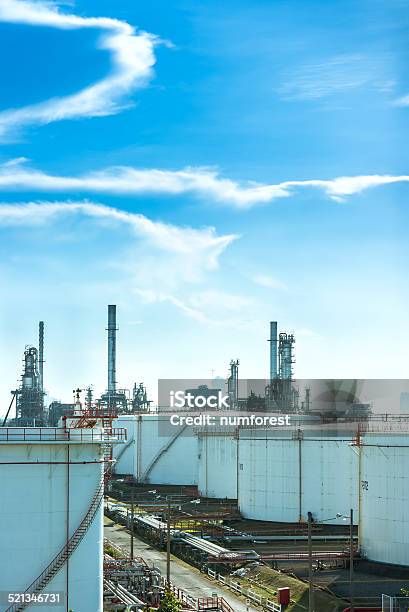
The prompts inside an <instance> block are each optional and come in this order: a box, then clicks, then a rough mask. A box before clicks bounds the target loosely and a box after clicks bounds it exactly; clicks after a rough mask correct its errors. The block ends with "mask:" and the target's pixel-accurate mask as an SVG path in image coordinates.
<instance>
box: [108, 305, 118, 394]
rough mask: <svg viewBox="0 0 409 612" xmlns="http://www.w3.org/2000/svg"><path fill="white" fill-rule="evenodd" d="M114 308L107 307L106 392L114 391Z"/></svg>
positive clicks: (111, 306) (115, 329) (113, 306)
mask: <svg viewBox="0 0 409 612" xmlns="http://www.w3.org/2000/svg"><path fill="white" fill-rule="evenodd" d="M116 332H117V326H116V306H115V305H113V304H111V305H109V306H108V392H110V393H115V391H116Z"/></svg>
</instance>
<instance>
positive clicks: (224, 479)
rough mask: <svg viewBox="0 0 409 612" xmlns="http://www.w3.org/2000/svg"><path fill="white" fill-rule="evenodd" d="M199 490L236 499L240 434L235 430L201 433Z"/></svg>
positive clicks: (206, 494) (206, 493)
mask: <svg viewBox="0 0 409 612" xmlns="http://www.w3.org/2000/svg"><path fill="white" fill-rule="evenodd" d="M198 439H199V477H198V489H199V494H200V495H202V496H203V497H213V498H228V499H237V468H238V466H237V448H238V444H237V435H236V433H235V432H233V431H231V430H230V431H228V430H227V431H203V432H200V433H199V436H198Z"/></svg>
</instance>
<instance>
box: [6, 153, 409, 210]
mask: <svg viewBox="0 0 409 612" xmlns="http://www.w3.org/2000/svg"><path fill="white" fill-rule="evenodd" d="M26 162H27V160H25V159H24V158H18V159H16V160H11V161H9V162H7V163H4V164H2V165H0V188H1V189H3V190H10V191H24V190H31V191H38V192H47V193H49V192H71V193H75V192H85V193H107V194H119V195H138V194H161V195H180V194H190V193H193V194H196V195H199V196H202V197H205V198H211V199H212V200H215V201H218V202H222V203H226V204H230V205H232V206H234V207H236V208H250V207H251V206H254V205H256V204H267V203H269V202H272V201H273V200H275V199H277V198H284V197H290V196H292V195H293V193H294V191H296V190H297V189H305V188H307V189H310V188H316V189H321V190H323V191H324V192H325V193H326V194H327V195H328V196H329V197H330V198H331V199H333V200H336V201H343V200H344V199H346V198H347V197H348V196H351V195H354V194H358V193H361V192H362V191H364V190H366V189H369V188H371V187H377V186H381V185H390V184H393V183H405V182H409V175H397V176H393V175H392V176H391V175H378V174H373V175H363V176H341V177H338V178H334V179H329V180H327V179H310V180H303V181H298V180H289V181H283V182H281V183H276V184H256V183H254V182H246V183H244V182H238V181H233V180H231V179H227V178H223V177H221V176H220V174H219V173H218V172H217V170H210V169H206V168H185V169H183V170H175V171H172V170H159V169H156V168H148V169H138V168H133V167H129V166H114V167H108V168H105V169H103V170H100V171H98V172H88V173H86V174H82V175H79V176H61V175H52V174H47V173H45V172H42V171H40V170H35V169H33V168H31V167H30V166H28V165H27V163H26Z"/></svg>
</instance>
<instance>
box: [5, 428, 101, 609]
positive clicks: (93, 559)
mask: <svg viewBox="0 0 409 612" xmlns="http://www.w3.org/2000/svg"><path fill="white" fill-rule="evenodd" d="M37 431H38V430H37ZM101 452H102V451H101V443H100V442H97V441H95V442H93V443H89V442H88V443H87V442H80V441H72V442H71V443H68V444H67V442H62V441H56V442H44V441H37V442H36V441H30V440H28V441H25V442H13V441H8V442H5V441H2V440H1V441H0V482H1V495H0V525H1V528H0V550H1V556H0V591H7V592H11V591H12V592H24V591H25V590H26V588H27V587H28V586H29V585H30V584H31V582H32V581H33V580H35V579H36V578H37V576H38V575H39V574H40V573H41V572H42V571H43V570H44V569H45V567H46V566H47V565H48V564H49V563H50V561H51V560H52V559H53V558H54V557H55V555H56V554H57V553H58V552H59V550H60V549H61V548H62V547H63V546H64V544H65V542H66V540H67V534H68V533H69V535H72V533H73V532H74V531H75V529H76V528H77V527H78V525H79V524H80V522H81V520H82V518H83V517H84V515H85V514H86V512H87V509H88V507H89V505H90V502H91V500H92V498H93V496H94V494H95V492H96V490H97V488H98V485H99V483H100V479H101V475H102V470H103V464H102V463H101V457H102V456H101ZM68 461H70V464H69V465H68V463H67V462H68ZM84 462H85V463H84ZM102 513H103V508H102V504H101V507H100V509H99V511H98V513H97V515H96V517H95V518H94V521H93V523H92V525H91V526H90V528H89V530H88V532H87V533H86V534H85V537H84V538H83V540H82V541H81V542H80V543H79V545H78V548H77V549H76V550H75V551H74V552H73V554H72V556H71V557H70V559H69V562H68V564H66V565H65V566H64V567H62V568H61V570H60V571H59V572H58V574H57V575H56V576H55V577H54V578H53V579H52V581H51V582H50V583H49V585H48V586H47V587H46V589H45V591H44V592H47V593H51V592H64V593H67V591H68V598H69V599H68V607H67V609H73V610H78V611H81V610H93V611H95V612H102V582H103V572H102V569H103V568H102V544H103V531H102V527H103V525H102V516H103V514H102ZM6 607H7V606H6V605H3V604H1V605H0V610H1V611H3V610H5V609H6ZM41 609H42V610H44V612H52V611H53V610H56V609H58V608H55V607H50V606H42V608H41ZM64 609H65V608H64Z"/></svg>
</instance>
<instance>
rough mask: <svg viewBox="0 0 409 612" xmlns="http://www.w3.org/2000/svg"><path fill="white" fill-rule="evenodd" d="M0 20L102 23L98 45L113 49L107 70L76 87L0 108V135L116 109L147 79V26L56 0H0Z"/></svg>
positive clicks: (150, 46) (67, 25)
mask: <svg viewBox="0 0 409 612" xmlns="http://www.w3.org/2000/svg"><path fill="white" fill-rule="evenodd" d="M0 21H3V22H9V23H10V22H11V23H21V24H27V25H33V26H49V27H53V28H59V29H65V30H70V29H79V28H97V29H101V30H103V31H104V34H103V35H102V36H101V38H100V41H99V46H100V48H101V49H107V50H108V51H110V52H111V55H112V64H113V69H112V72H111V74H110V75H108V76H107V77H106V78H104V79H102V80H100V81H97V82H96V83H93V84H92V85H90V86H88V87H86V88H85V89H82V90H81V91H79V92H77V93H74V94H72V95H69V96H65V97H60V98H52V99H50V100H47V101H45V102H41V103H39V104H32V105H29V106H25V107H22V108H18V109H8V110H4V111H1V112H0V140H9V139H13V137H15V134H16V133H18V132H19V131H20V129H22V128H24V127H26V126H29V125H33V124H46V123H51V122H53V121H60V120H62V119H75V118H78V117H96V116H104V115H111V114H114V113H117V112H119V110H121V108H122V106H123V101H124V99H125V98H126V96H127V95H129V94H130V93H131V92H133V91H134V90H135V89H136V88H137V87H140V86H143V85H144V84H146V81H147V80H148V79H149V78H150V77H151V75H152V66H153V65H154V63H155V56H154V46H155V44H156V43H157V42H158V39H157V38H156V37H155V36H153V35H151V34H148V33H146V32H139V33H136V31H135V29H134V28H133V27H132V26H130V25H129V24H128V23H126V22H123V21H119V20H117V19H109V18H105V17H91V18H89V17H79V16H77V15H71V14H65V13H61V12H60V11H59V8H58V6H57V4H56V3H54V2H45V1H39V2H34V1H32V0H1V3H0Z"/></svg>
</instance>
